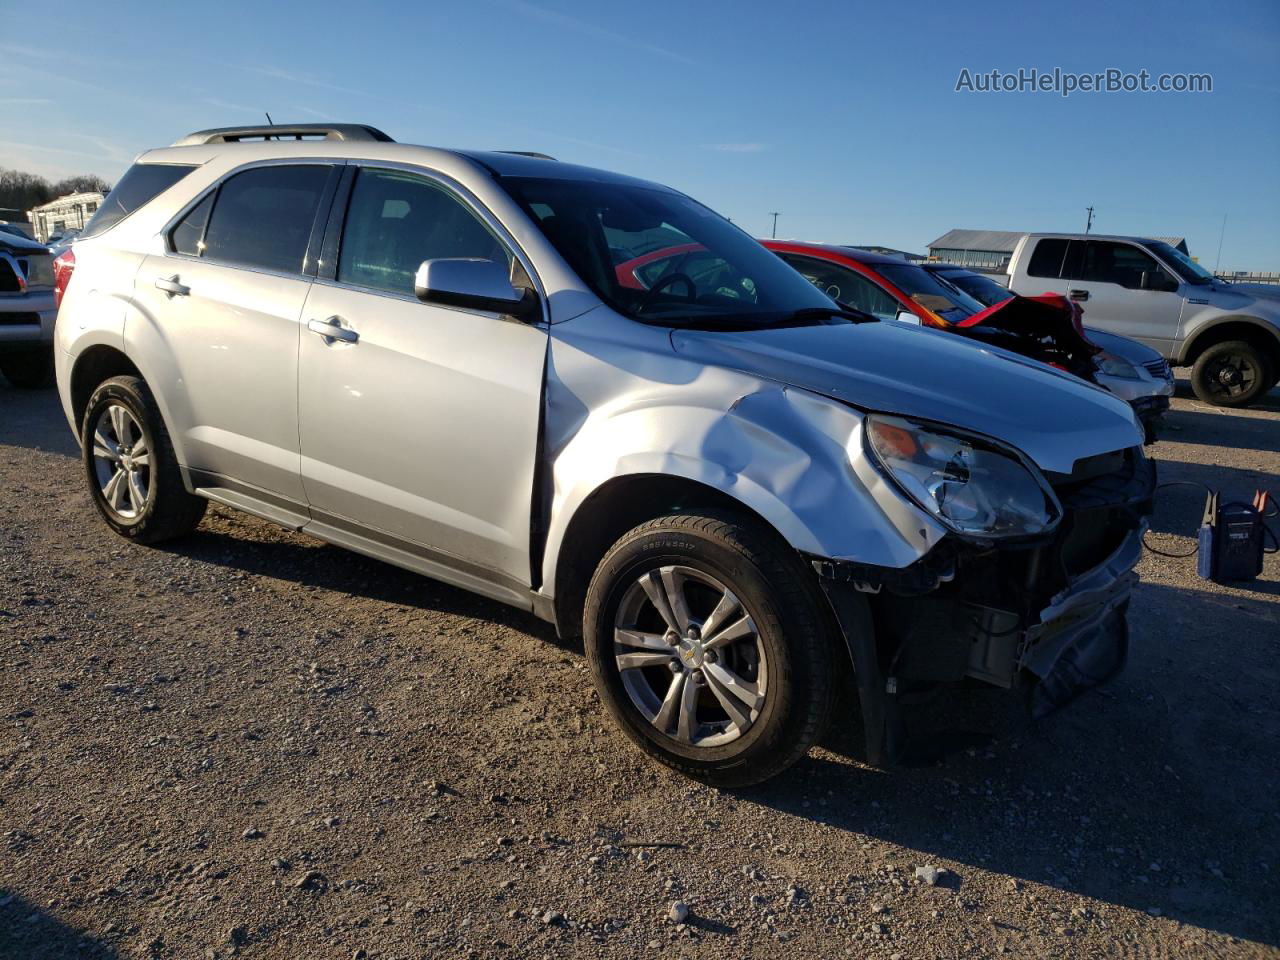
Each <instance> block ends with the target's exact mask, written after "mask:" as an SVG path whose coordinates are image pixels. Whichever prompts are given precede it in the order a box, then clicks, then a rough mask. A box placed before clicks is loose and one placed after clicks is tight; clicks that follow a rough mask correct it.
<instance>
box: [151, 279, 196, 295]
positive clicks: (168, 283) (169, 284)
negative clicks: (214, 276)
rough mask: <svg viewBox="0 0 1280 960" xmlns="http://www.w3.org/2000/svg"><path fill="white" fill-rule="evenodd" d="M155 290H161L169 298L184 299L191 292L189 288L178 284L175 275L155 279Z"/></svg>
mask: <svg viewBox="0 0 1280 960" xmlns="http://www.w3.org/2000/svg"><path fill="white" fill-rule="evenodd" d="M156 289H157V290H163V291H164V292H165V293H167V294H168V295H169V298H170V299H172V298H174V297H185V296H186V295H187V294H189V293H190V292H191V288H190V287H186V286H183V285H182V284H180V283H179V282H178V275H177V274H176V273H175V274H174V275H173V276H172V277H156Z"/></svg>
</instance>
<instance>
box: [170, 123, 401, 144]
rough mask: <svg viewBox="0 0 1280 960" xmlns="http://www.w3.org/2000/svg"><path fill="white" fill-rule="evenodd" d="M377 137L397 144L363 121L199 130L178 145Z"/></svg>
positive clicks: (384, 141) (372, 138)
mask: <svg viewBox="0 0 1280 960" xmlns="http://www.w3.org/2000/svg"><path fill="white" fill-rule="evenodd" d="M303 139H317V140H374V141H378V142H381V143H394V142H395V141H393V140H392V139H391V138H390V137H389V136H387V135H386V134H385V133H383V132H382V131H381V130H379V129H378V128H377V127H371V126H368V125H367V124H363V123H277V124H273V125H269V126H268V125H263V126H256V127H215V128H213V129H211V130H197V131H196V132H195V133H189V134H187V135H186V136H185V137H183V138H182V139H181V140H177V141H175V142H174V144H173V146H175V147H191V146H196V145H199V144H206V143H239V142H240V141H242V140H303Z"/></svg>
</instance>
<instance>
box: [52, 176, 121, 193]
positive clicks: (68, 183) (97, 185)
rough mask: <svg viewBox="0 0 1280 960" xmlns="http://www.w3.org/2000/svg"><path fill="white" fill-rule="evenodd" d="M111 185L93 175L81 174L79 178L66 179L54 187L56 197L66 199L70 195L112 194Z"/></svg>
mask: <svg viewBox="0 0 1280 960" xmlns="http://www.w3.org/2000/svg"><path fill="white" fill-rule="evenodd" d="M110 192H111V184H109V183H107V181H105V180H103V179H102V178H101V177H98V176H94V175H93V174H81V175H80V176H78V177H66V178H65V179H62V180H59V181H58V182H57V183H55V184H54V185H53V195H54V196H55V197H65V196H66V195H67V194H69V193H102V194H106V193H110Z"/></svg>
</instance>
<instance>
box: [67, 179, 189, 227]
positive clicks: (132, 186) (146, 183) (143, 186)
mask: <svg viewBox="0 0 1280 960" xmlns="http://www.w3.org/2000/svg"><path fill="white" fill-rule="evenodd" d="M194 169H195V166H194V165H192V164H179V163H135V164H134V165H133V166H132V167H130V168H129V169H128V171H127V172H126V173H125V175H124V176H123V177H121V178H120V182H119V183H117V184H116V185H115V186H114V187H113V188H112V189H111V192H110V193H109V194H107V198H106V199H105V200H103V201H102V206H101V207H99V208H98V212H97V213H95V214H94V215H93V218H92V219H91V220H90V221H89V222H88V223H87V224H85V228H84V231H83V232H82V233H81V234H80V236H81V238H82V239H83V238H86V237H96V236H97V235H98V234H100V233H105V232H106V231H107V230H110V229H111V228H112V227H114V226H115V225H116V224H117V223H119V222H120V221H121V220H123V219H124V218H125V217H127V216H129V214H131V213H133V212H134V211H135V210H138V209H140V208H141V207H144V206H146V205H147V204H148V203H150V202H151V201H152V200H154V199H155V198H156V197H157V196H159V195H160V194H161V193H163V192H164V191H165V190H168V189H169V188H170V187H172V186H173V185H174V184H175V183H177V182H178V181H179V180H181V179H182V178H183V177H185V176H186V175H187V174H189V173H190V172H191V171H192V170H194Z"/></svg>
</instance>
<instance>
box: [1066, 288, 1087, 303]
mask: <svg viewBox="0 0 1280 960" xmlns="http://www.w3.org/2000/svg"><path fill="white" fill-rule="evenodd" d="M1067 296H1068V297H1070V298H1071V299H1072V300H1079V301H1081V302H1083V301H1085V300H1088V299H1089V291H1088V290H1068V291H1067Z"/></svg>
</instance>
